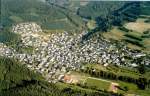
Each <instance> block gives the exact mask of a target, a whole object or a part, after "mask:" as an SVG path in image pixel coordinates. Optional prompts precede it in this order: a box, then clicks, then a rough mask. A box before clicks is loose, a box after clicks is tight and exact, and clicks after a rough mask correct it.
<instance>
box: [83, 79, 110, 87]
mask: <svg viewBox="0 0 150 96" xmlns="http://www.w3.org/2000/svg"><path fill="white" fill-rule="evenodd" d="M85 83H86V86H87V87H90V88H95V89H97V90H108V89H109V86H110V82H106V81H102V80H100V79H98V78H87V80H86V81H85Z"/></svg>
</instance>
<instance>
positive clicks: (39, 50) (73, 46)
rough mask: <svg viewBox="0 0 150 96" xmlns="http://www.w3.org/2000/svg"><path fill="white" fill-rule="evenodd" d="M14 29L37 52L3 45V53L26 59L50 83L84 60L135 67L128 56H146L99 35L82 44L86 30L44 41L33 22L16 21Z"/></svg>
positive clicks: (54, 35)
mask: <svg viewBox="0 0 150 96" xmlns="http://www.w3.org/2000/svg"><path fill="white" fill-rule="evenodd" d="M12 31H13V32H15V33H17V34H20V35H21V38H22V46H26V47H27V46H33V47H34V52H32V53H30V54H27V53H19V52H17V51H15V49H13V48H10V47H8V46H6V45H4V44H0V53H1V54H0V55H2V56H6V57H10V58H12V57H13V58H16V59H17V60H19V61H20V62H24V64H26V66H27V67H28V68H30V69H31V70H35V71H36V72H40V73H42V75H43V76H44V77H45V78H46V80H48V81H49V82H57V81H58V80H59V79H60V78H61V76H64V74H65V73H66V72H68V71H70V70H76V69H80V68H81V67H82V65H83V63H91V64H92V63H98V64H103V65H104V66H108V65H109V64H116V65H119V66H131V67H135V66H137V65H136V63H134V62H129V60H126V58H125V57H132V58H134V59H135V58H139V57H141V56H146V54H143V53H136V52H132V51H130V49H128V48H127V47H126V46H123V47H122V49H120V50H119V49H118V48H117V47H116V46H115V45H113V44H112V43H111V42H109V41H106V40H105V39H104V38H102V37H100V36H99V35H97V36H96V37H94V38H91V39H88V40H86V41H84V42H83V43H82V44H81V41H82V37H83V36H84V35H85V34H87V32H82V33H80V34H73V35H70V34H69V33H68V32H59V33H53V34H51V35H50V36H49V40H48V41H44V40H43V38H42V37H41V35H40V33H41V32H42V29H41V28H40V26H39V25H37V24H36V23H34V22H31V23H30V22H29V23H20V24H17V25H15V26H13V29H12ZM95 38H98V39H95ZM147 60H148V59H147ZM147 60H146V61H144V64H147V65H149V64H150V60H148V61H147Z"/></svg>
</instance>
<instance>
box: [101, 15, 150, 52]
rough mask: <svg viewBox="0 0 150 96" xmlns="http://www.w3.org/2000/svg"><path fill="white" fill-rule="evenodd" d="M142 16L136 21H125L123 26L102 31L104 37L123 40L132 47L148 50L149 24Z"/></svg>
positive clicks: (149, 47) (149, 39) (149, 49)
mask: <svg viewBox="0 0 150 96" xmlns="http://www.w3.org/2000/svg"><path fill="white" fill-rule="evenodd" d="M145 20H147V19H143V18H139V19H137V20H136V22H129V23H125V24H124V26H123V27H113V28H112V29H111V30H110V31H109V32H105V33H102V34H103V36H104V37H105V38H106V39H109V40H111V39H113V40H118V41H125V42H126V43H127V46H128V47H129V48H132V49H139V50H142V51H143V52H150V46H149V45H150V42H149V41H150V33H149V32H150V24H149V23H146V22H145Z"/></svg>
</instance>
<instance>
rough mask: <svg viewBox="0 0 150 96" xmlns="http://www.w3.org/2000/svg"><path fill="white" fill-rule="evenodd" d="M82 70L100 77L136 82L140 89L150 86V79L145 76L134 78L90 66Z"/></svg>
mask: <svg viewBox="0 0 150 96" xmlns="http://www.w3.org/2000/svg"><path fill="white" fill-rule="evenodd" d="M81 72H84V73H88V74H90V75H91V76H94V77H98V78H104V79H111V80H120V81H124V82H129V83H134V84H136V85H137V86H138V88H139V89H143V90H144V89H146V88H150V80H149V79H147V78H145V77H139V78H134V77H129V76H123V75H117V74H115V73H112V72H107V71H103V70H94V69H93V68H89V67H87V68H86V69H81Z"/></svg>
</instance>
